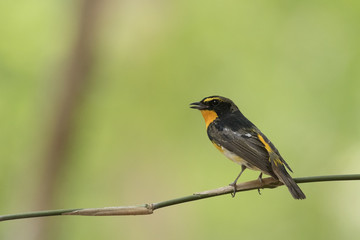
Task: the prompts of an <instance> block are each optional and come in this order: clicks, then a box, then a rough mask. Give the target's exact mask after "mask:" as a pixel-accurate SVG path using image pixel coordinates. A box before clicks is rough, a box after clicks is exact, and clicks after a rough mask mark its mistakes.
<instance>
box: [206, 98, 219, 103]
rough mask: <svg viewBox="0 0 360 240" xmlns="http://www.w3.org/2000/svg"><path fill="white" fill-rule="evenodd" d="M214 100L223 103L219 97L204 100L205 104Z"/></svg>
mask: <svg viewBox="0 0 360 240" xmlns="http://www.w3.org/2000/svg"><path fill="white" fill-rule="evenodd" d="M212 100H219V101H221V99H220V98H218V97H212V98H206V99H205V100H204V102H210V101H212Z"/></svg>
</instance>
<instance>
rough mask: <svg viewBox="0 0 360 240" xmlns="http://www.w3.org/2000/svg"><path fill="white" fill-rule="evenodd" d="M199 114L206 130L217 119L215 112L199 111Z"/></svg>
mask: <svg viewBox="0 0 360 240" xmlns="http://www.w3.org/2000/svg"><path fill="white" fill-rule="evenodd" d="M200 112H201V114H202V115H203V117H204V119H205V125H206V128H207V127H208V126H209V125H210V123H212V122H213V121H214V120H215V119H216V118H217V117H218V115H217V114H216V112H215V111H213V110H200Z"/></svg>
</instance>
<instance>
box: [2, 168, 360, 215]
mask: <svg viewBox="0 0 360 240" xmlns="http://www.w3.org/2000/svg"><path fill="white" fill-rule="evenodd" d="M262 180H263V182H262V183H260V181H258V180H254V181H248V182H243V183H239V184H237V185H236V192H242V191H249V190H255V189H260V188H276V187H279V186H281V185H283V184H282V183H281V182H279V181H278V180H276V179H274V178H271V177H269V178H263V179H262ZM294 180H295V182H297V183H309V182H326V181H349V180H360V174H349V175H329V176H313V177H302V178H294ZM232 192H233V187H232V186H225V187H221V188H217V189H213V190H208V191H204V192H199V193H194V194H192V195H189V196H185V197H181V198H175V199H171V200H167V201H163V202H158V203H151V204H143V205H138V206H123V207H105V208H83V209H62V210H50V211H40V212H30V213H20V214H12V215H3V216H0V221H7V220H14V219H22V218H35V217H47V216H59V215H82V216H118V215H147V214H152V213H153V212H154V211H155V210H156V209H159V208H163V207H169V206H173V205H176V204H181V203H185V202H191V201H195V200H200V199H204V198H210V197H215V196H219V195H224V194H228V193H232Z"/></svg>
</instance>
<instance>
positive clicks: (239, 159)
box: [190, 96, 306, 199]
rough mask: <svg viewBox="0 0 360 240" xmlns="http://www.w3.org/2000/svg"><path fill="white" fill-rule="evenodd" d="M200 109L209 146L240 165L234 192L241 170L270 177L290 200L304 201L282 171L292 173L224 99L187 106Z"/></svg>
mask: <svg viewBox="0 0 360 240" xmlns="http://www.w3.org/2000/svg"><path fill="white" fill-rule="evenodd" d="M190 107H191V108H193V109H198V110H200V112H201V114H202V116H203V117H204V120H205V126H206V131H207V135H208V137H209V139H210V141H211V142H212V143H213V145H214V146H215V147H216V148H217V149H218V150H220V152H222V153H223V154H224V155H225V156H226V157H227V158H229V159H230V160H232V161H233V162H235V163H237V164H240V165H241V171H240V173H239V175H238V176H237V177H236V178H235V180H234V182H232V183H230V184H229V185H230V186H233V188H234V191H233V193H232V196H233V197H234V196H235V193H236V183H237V181H238V179H239V178H240V176H241V174H242V173H243V172H244V171H245V169H247V168H248V169H251V170H256V171H260V175H259V178H258V179H259V181H260V182H261V183H262V174H263V173H264V174H267V175H270V176H271V177H273V178H275V179H277V180H279V181H280V182H282V183H283V184H284V185H286V186H287V188H288V189H289V192H290V193H291V195H292V196H293V198H294V199H305V198H306V196H305V194H304V193H303V191H302V190H301V189H300V187H299V186H298V185H297V184H296V182H295V181H294V179H293V178H292V177H291V176H290V174H289V173H288V172H287V170H286V169H288V170H289V171H290V172H293V171H292V170H291V168H290V166H289V165H288V164H287V163H286V162H285V160H284V159H283V157H282V156H281V155H280V152H279V151H278V150H277V148H276V147H275V146H274V144H273V143H272V142H271V141H270V140H269V139H268V138H267V137H266V136H265V134H263V133H262V132H261V131H260V130H259V129H258V128H257V127H256V126H255V125H254V124H253V123H252V122H251V121H249V120H248V119H247V118H246V117H245V116H244V115H243V114H242V113H241V112H240V110H239V108H238V107H237V106H236V105H235V104H234V103H233V101H231V100H230V99H228V98H225V97H222V96H209V97H205V98H204V99H202V100H201V101H200V102H194V103H191V104H190Z"/></svg>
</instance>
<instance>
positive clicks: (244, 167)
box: [229, 165, 246, 197]
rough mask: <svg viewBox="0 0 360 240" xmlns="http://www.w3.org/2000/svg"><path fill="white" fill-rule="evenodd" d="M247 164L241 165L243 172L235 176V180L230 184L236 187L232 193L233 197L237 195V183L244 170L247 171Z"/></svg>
mask: <svg viewBox="0 0 360 240" xmlns="http://www.w3.org/2000/svg"><path fill="white" fill-rule="evenodd" d="M245 169H246V166H245V165H241V172H240V173H239V175H238V176H237V177H236V178H235V181H234V182H232V183H230V184H229V185H230V186H232V187H233V188H234V192H232V193H231V196H232V197H235V194H236V183H237V181H238V179H239V177H240V176H241V174H242V173H243V171H245Z"/></svg>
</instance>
